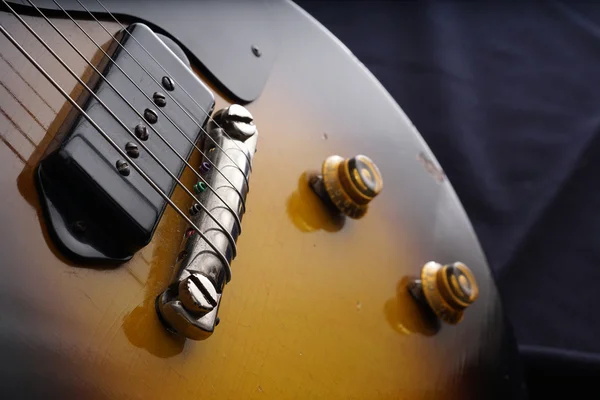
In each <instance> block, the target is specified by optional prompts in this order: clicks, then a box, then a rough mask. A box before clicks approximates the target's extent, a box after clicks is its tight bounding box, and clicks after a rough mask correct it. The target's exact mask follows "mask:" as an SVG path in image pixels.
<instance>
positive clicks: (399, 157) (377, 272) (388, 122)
mask: <svg viewBox="0 0 600 400" xmlns="http://www.w3.org/2000/svg"><path fill="white" fill-rule="evenodd" d="M164 3H165V4H166V3H168V2H164ZM179 4H181V6H178V7H181V9H180V10H179V11H180V12H181V14H182V15H183V14H185V13H186V9H185V8H184V6H183V3H179ZM223 7H228V5H223ZM171 11H173V10H171ZM270 12H271V15H272V16H273V21H274V24H275V25H274V29H275V31H276V34H277V35H278V40H279V42H280V43H281V44H282V45H281V46H280V48H279V50H278V54H277V58H276V61H275V63H274V65H273V68H272V70H271V72H270V75H269V78H268V81H267V83H266V86H265V88H264V90H263V92H262V94H261V95H260V97H259V98H258V99H257V100H256V101H255V102H253V103H251V104H249V105H248V109H249V110H250V111H251V112H252V114H253V115H254V118H255V121H256V123H257V126H258V127H259V129H260V132H261V137H260V141H259V143H258V152H257V153H256V157H255V161H254V166H253V172H252V180H251V183H250V188H251V190H250V192H249V194H248V198H247V203H246V207H247V209H246V214H245V216H244V219H243V223H242V224H243V234H242V235H241V236H240V238H239V240H238V255H237V258H236V259H235V260H234V261H233V264H232V273H233V277H232V280H231V282H230V283H229V284H228V285H227V286H226V288H225V291H224V294H223V300H222V304H221V307H220V310H219V316H220V319H221V322H220V325H219V326H218V327H217V329H216V330H215V333H214V334H213V335H212V336H211V337H210V338H209V339H208V340H206V341H202V342H196V341H191V340H184V339H183V338H181V337H178V336H175V335H172V334H170V333H168V332H167V331H166V330H165V329H164V327H163V326H162V325H161V324H160V322H159V320H158V318H157V315H156V311H155V304H154V301H155V298H156V296H157V295H158V294H159V293H161V292H162V291H163V290H164V289H165V287H166V285H167V284H168V282H169V280H170V278H171V275H172V274H173V265H174V264H175V258H176V256H177V253H178V250H179V248H180V245H181V242H182V237H183V235H184V232H185V230H186V225H185V223H184V222H183V221H182V219H181V218H179V216H178V215H177V214H176V213H175V212H173V210H172V209H167V211H166V212H165V214H164V216H163V217H162V219H161V221H160V224H159V226H158V228H157V230H156V233H155V235H154V238H153V240H152V242H151V243H150V244H149V245H147V246H146V247H144V248H143V249H142V250H141V251H139V252H138V253H136V254H135V255H134V256H133V258H132V259H131V261H129V262H127V263H125V264H123V265H121V266H120V267H118V268H114V267H111V268H110V269H105V268H103V267H102V266H96V267H94V268H84V267H82V266H80V265H75V264H73V263H72V262H70V261H67V259H66V258H64V257H63V256H62V255H61V253H60V252H59V251H58V250H57V249H56V248H55V246H54V244H53V242H52V241H51V239H50V237H49V235H48V228H47V226H46V224H45V222H44V219H43V215H42V212H41V208H40V203H39V200H38V193H37V191H36V188H35V185H34V169H35V167H36V165H37V164H38V163H39V161H40V158H41V156H42V154H43V153H44V150H45V149H46V148H47V147H48V145H49V144H50V142H51V141H52V139H53V137H54V134H55V133H56V131H57V129H58V128H59V127H60V125H61V123H62V121H63V119H64V118H65V117H66V116H67V114H68V112H69V110H70V108H71V106H70V105H68V104H67V103H66V102H65V101H64V99H63V98H62V97H61V95H60V93H59V92H58V91H56V90H55V89H54V88H53V87H52V86H51V85H50V84H49V83H48V82H47V81H46V80H45V78H44V77H43V76H42V75H40V73H39V72H38V71H37V70H36V69H35V68H34V67H33V66H32V65H31V64H30V63H29V62H28V61H27V60H26V59H25V58H24V57H23V56H22V55H21V54H20V53H19V52H18V51H17V50H16V48H15V47H14V46H12V45H11V44H10V43H9V42H8V41H7V40H6V39H5V38H4V37H3V36H2V37H0V139H1V141H0V185H1V186H0V190H1V193H2V194H1V196H2V207H1V208H0V229H1V232H2V240H1V241H0V254H2V268H1V269H0V278H1V279H0V296H1V299H2V303H1V306H0V307H1V313H0V321H1V323H0V337H1V338H2V340H1V341H0V351H1V355H2V360H3V363H2V366H1V367H0V373H1V377H0V386H1V389H2V393H3V394H5V395H6V397H10V396H14V397H18V398H39V397H42V396H43V397H44V398H61V397H62V398H74V399H80V398H86V399H93V398H98V399H101V398H102V399H103V398H127V399H129V398H131V399H134V398H135V399H137V398H140V399H188V398H189V399H195V398H202V399H212V398H219V399H242V398H243V399H245V398H248V399H250V398H257V399H258V398H272V399H288V398H289V399H292V398H302V399H305V398H310V399H312V398H323V399H332V398H343V399H350V398H356V399H367V398H390V399H398V398H405V399H421V398H425V399H434V398H435V399H481V398H485V399H493V398H498V399H505V398H515V397H517V396H518V395H519V393H520V390H521V386H522V383H521V378H520V375H519V372H518V370H517V369H515V365H516V364H515V359H514V351H515V349H514V346H513V344H512V343H511V341H510V334H509V333H508V331H507V327H506V325H505V323H504V319H503V312H502V307H501V305H500V303H499V299H498V294H497V291H496V288H495V286H494V284H493V282H492V279H491V275H490V273H489V270H488V268H487V265H486V262H485V258H484V256H483V254H482V252H481V249H480V247H479V244H478V242H477V240H476V237H475V235H474V232H473V230H472V227H471V225H470V224H469V222H468V220H467V217H466V215H465V213H464V211H463V209H462V207H461V205H460V203H459V201H458V199H457V197H456V195H455V193H454V191H453V190H452V188H451V186H450V184H449V182H448V181H447V180H446V178H445V176H444V174H443V172H442V170H441V168H440V167H439V165H438V164H437V161H436V160H435V158H434V157H433V155H432V154H431V153H430V151H429V149H428V148H427V147H426V145H425V143H424V142H423V140H422V139H421V137H420V136H419V135H418V133H417V131H416V130H415V128H414V127H413V126H412V125H411V123H410V121H409V120H408V118H407V117H406V116H405V115H404V114H403V112H402V111H401V109H400V108H399V107H398V105H397V104H395V103H394V101H393V100H392V99H391V98H390V96H389V95H388V94H387V93H386V92H385V90H384V89H383V88H382V87H381V86H380V85H379V83H378V82H377V81H376V80H375V79H374V78H373V77H372V76H371V75H370V74H369V73H368V71H366V70H365V69H364V67H363V66H362V65H361V64H360V63H359V62H358V61H357V60H356V59H355V58H354V57H353V56H352V55H351V54H350V53H349V51H348V50H347V49H345V48H344V47H343V46H342V45H341V44H340V43H339V42H338V41H337V40H335V39H334V38H333V37H332V36H331V35H330V34H329V33H328V32H326V31H325V30H324V29H323V28H322V27H321V26H319V25H318V24H317V23H316V22H315V21H314V20H312V19H311V18H310V17H309V16H308V15H307V14H305V13H304V12H303V11H301V10H300V9H299V8H297V7H296V6H295V5H293V4H291V3H288V2H276V3H273V4H272V5H271V6H270ZM25 19H26V21H27V22H29V23H30V24H31V25H32V27H33V28H34V29H35V30H36V31H37V32H39V33H40V34H41V35H42V36H43V37H44V38H45V40H47V42H48V43H49V44H51V46H52V47H53V48H54V49H55V51H57V52H58V53H59V54H60V55H61V56H63V57H64V59H65V60H66V61H67V63H68V64H69V65H70V66H71V67H72V68H74V69H75V70H76V71H77V72H78V73H79V74H80V76H83V77H89V74H91V72H92V71H91V69H90V68H89V67H87V65H86V64H85V62H84V61H83V60H81V59H80V58H79V57H78V56H77V54H76V53H74V52H73V51H72V50H71V49H70V48H69V47H68V45H67V44H66V43H65V42H64V41H63V40H62V39H61V38H60V37H58V35H57V34H56V33H55V32H54V31H53V30H52V28H51V27H50V26H49V25H48V24H47V23H46V22H45V21H44V20H42V19H41V18H39V17H25ZM54 21H55V23H56V24H57V26H58V27H59V28H60V29H61V30H62V31H63V32H64V33H65V34H66V35H67V36H68V37H69V38H70V39H71V40H72V41H73V42H74V43H75V44H76V45H77V46H78V48H79V49H80V50H81V51H82V52H83V53H84V54H85V55H86V56H87V57H89V59H92V60H94V62H97V61H98V59H99V57H100V53H99V52H98V51H97V49H96V48H95V47H94V45H93V43H91V42H90V41H89V40H87V39H86V38H85V37H84V36H83V35H81V33H80V31H79V30H78V29H77V27H76V26H74V25H73V23H72V22H70V21H68V20H66V19H58V18H55V19H54ZM130 22H133V21H130ZM0 24H2V26H4V27H5V28H6V29H7V30H8V31H9V32H10V33H11V34H12V35H13V36H14V37H15V38H16V39H17V40H18V41H19V42H20V43H21V44H23V46H24V47H25V48H26V49H27V50H28V51H29V52H30V53H31V54H33V55H34V56H35V57H36V59H37V60H38V62H40V64H42V66H44V68H46V69H47V71H49V72H51V74H52V75H53V76H54V77H55V78H56V79H57V80H58V82H59V83H60V84H61V86H62V87H63V88H65V89H66V90H67V91H68V92H70V93H71V95H72V96H76V95H77V94H78V92H79V90H81V89H80V88H77V87H76V85H75V80H74V79H72V78H71V77H70V76H69V75H68V73H67V72H66V71H65V70H64V69H63V68H62V67H61V66H60V65H59V64H58V63H57V62H56V61H55V60H53V59H52V57H51V56H50V55H49V54H48V53H47V52H46V51H45V50H43V48H42V46H41V45H40V44H39V43H38V42H37V41H36V40H35V39H34V38H33V37H32V36H31V35H30V34H28V33H27V32H26V30H25V29H24V28H23V26H21V25H20V24H19V22H18V21H17V20H16V19H15V18H14V17H13V16H12V15H10V14H8V13H4V12H2V13H0ZM81 24H82V25H83V26H84V27H85V29H86V30H87V31H88V32H89V33H90V34H91V35H92V36H93V37H94V38H96V40H98V41H99V42H100V43H103V44H108V43H109V39H110V38H109V36H108V35H107V34H106V33H105V32H104V31H102V29H101V28H100V27H99V26H98V24H97V23H95V22H94V21H90V20H85V21H82V22H81ZM105 24H106V26H108V27H110V29H111V31H112V32H113V33H116V32H118V31H119V28H120V27H119V26H118V25H117V24H115V23H110V22H106V23H105ZM198 40H204V38H202V37H199V38H198ZM212 40H217V37H216V36H215V38H214V39H212ZM239 68H240V73H241V74H242V73H243V65H240V66H239ZM205 83H207V84H211V82H210V81H208V80H205ZM215 99H216V109H220V108H223V107H226V106H227V105H228V104H229V101H228V100H227V99H226V98H224V97H222V95H221V94H220V93H219V92H215ZM332 154H339V155H341V156H345V157H350V156H354V155H356V154H366V155H368V156H369V157H371V158H372V159H373V160H374V161H375V162H376V163H377V166H378V167H379V169H380V170H381V174H382V176H383V179H384V182H385V187H384V189H383V191H382V192H381V194H380V195H379V196H378V197H377V198H376V199H375V200H373V202H372V203H371V204H370V205H369V211H368V213H367V215H366V216H365V217H364V218H362V219H360V220H351V219H343V218H341V217H339V216H337V217H336V216H333V215H332V214H331V213H330V212H329V211H328V210H327V209H326V208H325V207H324V206H323V204H322V202H321V201H320V200H319V198H318V197H317V196H316V195H315V194H314V193H313V191H311V189H310V188H309V186H308V182H307V174H306V172H307V171H315V170H318V169H319V168H320V166H321V163H322V162H323V160H324V159H326V158H327V157H328V156H330V155H332ZM189 162H190V163H191V164H192V165H199V157H198V154H194V155H193V156H192V157H191V159H190V160H189ZM182 180H183V182H184V183H186V185H187V186H188V187H191V186H192V185H193V184H194V182H195V179H194V176H193V175H192V174H191V173H190V172H189V171H186V172H184V174H183V177H182ZM172 199H173V200H174V201H175V203H177V204H178V205H179V206H180V207H181V208H182V209H184V210H186V209H188V208H189V206H190V204H191V203H190V199H189V198H188V197H186V196H185V194H184V193H183V191H182V190H180V189H176V190H175V192H174V195H173V197H172ZM432 260H433V261H437V262H440V263H450V262H454V261H461V262H463V263H465V264H466V265H468V266H469V267H470V268H471V270H472V271H473V274H474V276H475V278H476V279H477V282H478V284H479V298H478V299H477V301H476V302H475V303H474V304H473V305H472V306H470V307H469V309H468V310H466V312H465V314H464V318H463V320H462V322H461V323H460V324H458V325H456V326H450V325H446V324H443V323H442V324H441V325H437V326H432V325H430V324H429V323H428V322H427V319H426V318H424V315H423V312H422V309H421V308H420V307H419V306H418V305H417V303H416V302H415V301H414V299H413V298H412V297H411V296H410V295H409V294H408V291H407V289H406V286H407V285H408V283H409V282H410V281H411V280H412V279H415V278H417V277H419V276H420V271H421V267H422V266H423V265H424V264H425V263H426V262H428V261H432Z"/></svg>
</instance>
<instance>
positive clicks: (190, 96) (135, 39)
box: [76, 0, 252, 169]
mask: <svg viewBox="0 0 600 400" xmlns="http://www.w3.org/2000/svg"><path fill="white" fill-rule="evenodd" d="M76 1H77V3H79V5H81V6H82V7H83V8H84V9H85V10H86V11H87V12H88V14H90V15H91V16H92V18H94V19H95V20H96V22H98V23H99V24H100V25H102V23H101V22H100V21H99V20H98V19H97V18H96V17H95V16H94V15H93V14H92V12H90V10H89V9H87V8H86V7H85V6H84V5H83V4H81V2H80V0H76ZM96 2H97V3H98V5H100V7H102V8H103V9H104V11H106V13H107V14H108V15H109V16H110V17H111V18H112V19H113V20H114V21H115V22H116V23H117V24H119V26H120V27H121V29H123V30H124V31H126V32H127V34H128V35H129V36H130V37H131V38H132V39H133V40H134V41H135V42H136V43H137V44H138V45H139V46H140V47H141V48H142V49H143V50H144V52H145V53H146V54H148V55H149V56H150V57H151V58H152V60H154V62H155V63H156V65H158V66H159V67H160V69H162V70H163V71H164V72H165V73H166V74H168V73H169V72H168V71H167V70H166V69H165V67H163V66H162V64H161V63H160V62H159V61H158V60H157V59H156V58H154V56H153V55H152V53H150V52H149V51H148V50H147V49H146V47H144V45H142V44H141V43H140V42H139V41H138V40H137V38H135V37H134V36H133V35H131V33H130V32H129V31H128V30H127V29H126V28H125V26H124V25H123V24H122V23H121V22H120V21H119V20H118V19H117V17H115V16H114V15H113V13H111V12H110V11H109V10H108V8H106V7H105V6H104V4H102V2H101V1H100V0H96ZM105 31H106V29H105ZM171 79H172V78H171ZM173 82H175V84H177V86H179V87H180V88H181V90H183V92H184V93H185V94H186V95H187V96H188V97H189V98H190V99H191V100H192V101H193V102H194V103H196V105H197V106H198V107H200V109H201V110H202V111H204V113H205V114H206V115H207V116H208V118H209V119H210V120H211V121H212V122H213V123H214V124H215V125H216V126H217V128H221V126H219V124H218V123H217V121H215V120H214V119H212V118H211V116H210V115H209V114H208V112H206V111H205V110H204V109H203V108H202V106H201V105H200V104H198V102H197V101H196V100H195V99H194V98H193V97H192V95H191V94H189V93H188V91H187V90H186V89H185V87H183V86H182V85H181V84H179V82H177V81H176V80H175V79H173ZM221 129H223V128H221ZM223 131H225V130H224V129H223ZM225 135H227V137H229V134H228V133H227V132H225ZM229 138H230V139H231V137H229ZM234 144H235V145H236V146H237V143H235V142H234ZM237 147H238V149H239V150H240V151H241V152H243V153H244V154H245V155H246V158H247V160H248V163H249V165H250V168H251V169H252V160H251V159H250V158H249V157H248V155H247V154H246V153H245V152H244V151H243V150H242V149H241V148H240V147H239V146H237Z"/></svg>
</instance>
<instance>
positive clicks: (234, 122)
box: [223, 104, 256, 140]
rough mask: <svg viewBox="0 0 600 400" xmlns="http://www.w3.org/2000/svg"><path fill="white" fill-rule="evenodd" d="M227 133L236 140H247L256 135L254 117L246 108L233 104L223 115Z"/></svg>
mask: <svg viewBox="0 0 600 400" xmlns="http://www.w3.org/2000/svg"><path fill="white" fill-rule="evenodd" d="M223 121H224V128H225V131H226V132H227V133H228V134H230V135H232V136H235V137H236V138H239V139H242V140H246V139H247V138H249V137H250V136H252V135H254V134H255V133H256V125H254V117H252V114H250V111H248V110H247V109H246V108H244V107H242V106H240V105H239V104H232V105H230V106H229V107H227V109H226V110H225V112H224V113H223Z"/></svg>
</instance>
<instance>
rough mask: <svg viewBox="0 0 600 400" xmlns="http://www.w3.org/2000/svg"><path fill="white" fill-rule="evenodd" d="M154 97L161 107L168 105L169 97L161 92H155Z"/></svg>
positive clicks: (155, 102)
mask: <svg viewBox="0 0 600 400" xmlns="http://www.w3.org/2000/svg"><path fill="white" fill-rule="evenodd" d="M152 98H153V99H154V104H156V105H157V106H159V107H164V106H166V105H167V98H166V97H165V95H164V94H162V93H161V92H154V94H153V95H152Z"/></svg>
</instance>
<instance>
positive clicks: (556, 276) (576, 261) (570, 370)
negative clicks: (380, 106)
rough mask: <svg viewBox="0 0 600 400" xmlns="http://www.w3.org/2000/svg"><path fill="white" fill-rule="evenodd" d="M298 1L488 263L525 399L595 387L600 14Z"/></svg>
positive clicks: (546, 7) (582, 9)
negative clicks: (391, 113) (351, 63)
mask: <svg viewBox="0 0 600 400" xmlns="http://www.w3.org/2000/svg"><path fill="white" fill-rule="evenodd" d="M298 3H299V4H300V5H301V6H302V7H303V8H304V9H305V10H307V11H308V12H310V13H311V14H312V15H313V16H314V17H315V18H316V19H318V20H319V21H320V22H321V23H322V24H324V25H325V26H326V27H327V28H328V29H329V30H331V31H332V32H333V33H334V34H335V35H336V36H337V37H338V38H339V39H341V41H342V42H344V43H345V44H346V45H347V46H348V47H349V48H350V50H351V51H352V52H353V53H354V54H355V55H356V56H357V57H358V59H359V60H360V61H362V62H363V63H364V64H365V65H366V67H367V68H368V69H369V70H370V71H371V72H372V73H373V74H374V75H375V76H376V77H377V78H378V79H379V81H380V82H381V83H382V84H383V85H384V86H385V87H386V89H387V90H388V91H389V92H390V93H391V95H392V96H393V97H394V99H395V100H396V101H397V102H398V104H400V106H401V107H402V108H403V109H404V111H405V112H406V113H407V115H408V116H409V118H411V120H412V121H413V123H414V124H415V125H416V127H417V128H418V129H419V131H420V133H421V135H423V137H424V138H425V140H426V141H427V143H428V144H429V146H430V147H431V149H432V150H433V152H434V154H435V155H436V157H437V158H438V160H439V161H440V163H441V165H442V166H443V168H444V170H445V172H446V174H447V175H448V177H449V179H450V181H451V182H452V185H453V186H454V188H455V190H456V192H457V193H458V196H459V197H460V200H461V201H462V203H463V205H464V207H465V208H466V210H467V213H468V215H469V217H470V219H471V221H472V223H473V225H474V227H475V230H476V232H477V235H478V236H479V240H480V241H481V245H482V246H483V249H484V251H485V254H486V255H487V257H488V261H489V264H490V267H491V269H492V271H493V274H494V276H495V279H496V282H497V284H498V287H499V289H500V293H501V296H502V300H503V303H504V306H505V309H506V312H507V314H508V317H509V319H510V320H511V322H512V324H513V328H514V332H515V335H516V338H517V340H518V343H519V350H520V352H521V355H522V359H523V361H524V367H525V371H526V375H527V378H528V384H529V387H530V391H531V394H532V397H535V396H538V395H540V393H541V392H542V391H548V390H553V391H555V390H569V391H571V393H572V394H573V393H574V392H573V391H578V390H583V387H584V386H593V385H594V383H595V382H594V381H593V377H595V376H600V368H599V365H600V314H599V313H598V310H597V305H600V290H599V289H598V282H599V281H600V213H599V208H600V207H599V206H600V184H599V183H600V135H599V134H600V3H598V4H594V3H563V2H550V1H546V2H541V3H529V2H526V3H522V2H509V3H506V2H503V3H500V2H476V3H466V2H463V3H459V2H438V3H435V2H433V3H429V2H420V3H405V2H391V1H387V2H384V1H354V2H340V1H317V0H314V1H306V0H304V1H298ZM596 392H597V391H596V390H594V391H592V392H591V393H596ZM555 394H556V393H555Z"/></svg>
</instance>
